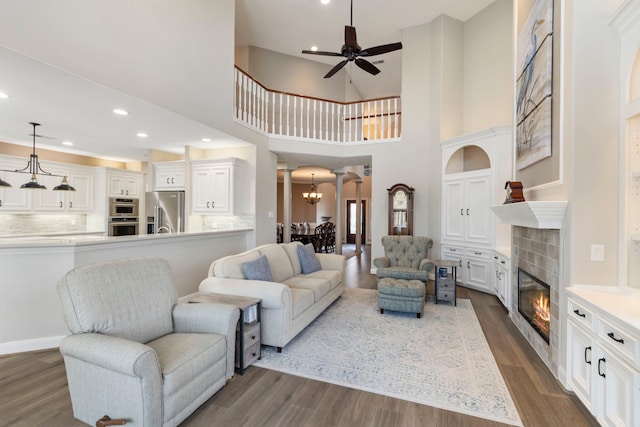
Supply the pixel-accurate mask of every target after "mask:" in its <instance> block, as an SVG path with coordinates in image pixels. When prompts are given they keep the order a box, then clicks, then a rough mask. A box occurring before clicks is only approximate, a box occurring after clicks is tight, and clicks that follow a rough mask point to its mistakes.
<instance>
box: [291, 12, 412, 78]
mask: <svg viewBox="0 0 640 427" xmlns="http://www.w3.org/2000/svg"><path fill="white" fill-rule="evenodd" d="M399 49H402V43H400V42H398V43H389V44H383V45H380V46H375V47H370V48H368V49H362V48H361V47H360V46H359V45H358V40H357V37H356V27H354V26H353V0H351V25H345V26H344V44H343V45H342V49H341V51H340V53H337V52H325V51H319V50H318V51H313V50H303V51H302V53H306V54H310V55H323V56H344V57H345V58H346V59H345V60H343V61H341V62H340V63H338V65H336V66H335V67H333V68H332V69H331V70H330V71H329V72H328V73H327V74H326V75H325V76H324V78H325V79H328V78H329V77H331V76H333V75H334V74H335V73H337V72H338V71H340V69H342V67H344V66H345V65H347V63H348V62H350V61H354V62H355V63H356V65H357V66H358V67H360V68H362V69H363V70H364V71H366V72H368V73H371V74H373V75H374V76H375V75H376V74H378V73H379V72H380V70H379V69H378V67H376V66H375V65H373V64H372V63H371V62H369V61H367V60H366V59H363V58H361V57H362V56H366V57H369V56H375V55H382V54H383V53H389V52H393V51H394V50H399Z"/></svg>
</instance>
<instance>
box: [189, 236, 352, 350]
mask: <svg viewBox="0 0 640 427" xmlns="http://www.w3.org/2000/svg"><path fill="white" fill-rule="evenodd" d="M299 245H301V243H300V242H292V243H281V244H275V243H274V244H268V245H264V246H260V247H257V248H255V249H252V250H249V251H246V252H243V253H240V254H237V255H230V256H227V257H224V258H220V259H219V260H217V261H214V262H213V263H212V264H211V266H210V268H209V274H208V276H209V277H207V278H206V279H204V280H203V281H202V282H201V283H200V288H199V290H200V293H208V292H216V293H221V294H228V295H241V296H249V297H255V298H261V299H262V311H261V316H262V325H261V340H262V344H264V345H269V346H273V347H276V348H277V350H278V351H281V350H282V347H284V346H285V345H286V344H287V343H288V342H289V341H291V340H292V339H293V338H294V337H295V336H296V335H297V334H298V333H300V331H302V330H303V329H304V328H305V327H306V326H307V325H308V324H309V323H311V321H313V319H315V318H316V317H317V316H318V315H319V314H320V313H322V311H323V310H324V309H325V308H327V307H328V306H329V305H330V304H331V303H332V302H333V301H335V300H336V299H337V298H338V297H339V296H340V295H341V294H342V292H343V291H344V266H345V257H344V256H343V255H336V254H323V253H319V254H316V256H317V258H318V260H319V261H320V265H321V267H322V269H321V270H319V271H316V272H314V273H311V274H307V275H304V274H302V267H301V264H300V261H299V258H298V252H297V247H298V246H299ZM262 255H265V256H266V258H267V260H268V262H269V267H270V268H271V274H272V276H273V282H267V281H261V280H247V279H245V276H244V274H243V272H242V263H244V262H248V261H253V260H255V259H257V258H259V257H260V256H262Z"/></svg>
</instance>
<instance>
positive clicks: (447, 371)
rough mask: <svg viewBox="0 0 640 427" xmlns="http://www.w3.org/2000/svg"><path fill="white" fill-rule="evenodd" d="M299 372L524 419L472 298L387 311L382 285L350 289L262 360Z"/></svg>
mask: <svg viewBox="0 0 640 427" xmlns="http://www.w3.org/2000/svg"><path fill="white" fill-rule="evenodd" d="M255 365H256V366H260V367H262V368H266V369H273V370H276V371H280V372H285V373H288V374H292V375H297V376H301V377H306V378H311V379H315V380H320V381H324V382H329V383H333V384H338V385H342V386H345V387H351V388H354V389H358V390H364V391H368V392H372V393H377V394H381V395H385V396H390V397H395V398H398V399H403V400H408V401H412V402H416V403H420V404H424V405H428V406H433V407H437V408H441V409H446V410H450V411H455V412H460V413H463V414H467V415H472V416H476V417H481V418H486V419H490V420H494V421H498V422H502V423H506V424H511V425H518V426H521V425H522V421H521V420H520V417H519V415H518V411H517V410H516V407H515V405H514V403H513V400H512V399H511V396H510V395H509V391H508V390H507V387H506V385H505V383H504V380H503V378H502V376H501V375H500V371H499V369H498V366H497V365H496V362H495V359H494V358H493V355H492V354H491V350H490V349H489V345H488V344H487V341H486V339H485V337H484V334H483V332H482V329H481V327H480V323H479V322H478V319H477V317H476V315H475V312H474V311H473V307H472V305H471V301H469V300H467V299H458V305H457V307H456V306H452V305H444V304H438V305H436V304H434V303H433V302H428V303H427V306H426V307H425V312H424V313H423V316H422V318H421V319H417V318H416V315H415V314H410V313H397V312H390V311H385V313H384V315H382V314H380V312H379V310H378V306H377V291H375V290H369V289H349V288H348V289H345V292H344V294H343V295H342V297H340V298H339V299H338V300H337V301H336V302H335V303H334V304H333V305H331V306H330V307H329V308H327V310H325V312H324V313H322V314H321V315H320V316H319V317H318V318H317V319H316V320H315V321H314V322H312V323H311V324H310V325H309V326H308V327H307V328H306V329H305V330H304V331H302V332H301V333H300V334H299V335H298V336H297V337H296V338H294V339H293V340H292V341H291V342H290V343H289V344H287V345H286V346H285V347H284V349H283V350H282V353H277V352H276V351H275V349H274V348H273V347H264V348H263V350H262V359H261V360H259V361H257V362H256V363H255Z"/></svg>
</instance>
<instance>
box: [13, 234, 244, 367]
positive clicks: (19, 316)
mask: <svg viewBox="0 0 640 427" xmlns="http://www.w3.org/2000/svg"><path fill="white" fill-rule="evenodd" d="M254 240H255V236H254V232H253V229H252V228H243V229H234V230H219V231H207V232H193V233H173V234H153V235H138V236H120V237H107V236H99V235H95V234H94V235H92V234H76V235H59V236H55V235H53V236H52V235H49V236H22V237H6V238H0V272H1V274H2V280H1V281H0V295H2V298H0V313H2V321H1V322H0V355H1V354H10V353H17V352H21V351H31V350H38V349H44V348H52V347H57V345H58V343H59V342H60V340H61V339H62V338H63V337H64V336H65V335H67V334H68V330H67V328H66V325H65V324H64V321H63V318H62V314H61V311H60V307H59V302H58V294H57V291H56V285H57V282H58V280H60V279H61V278H62V277H63V276H64V274H65V273H67V272H68V271H69V270H71V269H73V268H75V267H79V266H82V265H87V264H93V263H97V262H103V261H109V260H113V259H119V258H131V257H140V256H157V257H161V258H164V259H166V260H167V261H169V264H170V265H171V269H172V271H173V275H174V282H175V286H176V289H177V292H178V296H179V297H181V298H188V297H189V296H191V295H193V294H196V293H197V292H198V285H199V284H200V281H201V280H202V279H204V278H205V277H206V276H207V271H208V268H209V265H210V264H211V262H212V261H213V260H215V259H218V258H221V257H223V256H225V255H229V254H233V253H239V252H242V251H245V250H247V249H248V248H250V247H253V246H254Z"/></svg>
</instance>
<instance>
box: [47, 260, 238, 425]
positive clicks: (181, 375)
mask: <svg viewBox="0 0 640 427" xmlns="http://www.w3.org/2000/svg"><path fill="white" fill-rule="evenodd" d="M58 294H59V296H60V301H61V303H62V310H63V313H64V316H65V320H66V322H67V326H68V328H69V330H70V331H71V335H69V336H67V337H65V338H64V339H63V340H62V342H61V343H60V353H62V356H63V357H64V364H65V368H66V371H67V379H68V382H69V391H70V394H71V403H72V406H73V414H74V416H75V417H76V418H78V419H79V420H81V421H84V422H85V423H88V424H92V425H93V424H94V423H96V420H98V419H99V418H100V417H101V416H103V415H104V414H108V415H110V416H111V417H113V418H114V419H116V418H118V419H123V420H125V421H126V423H127V425H131V426H137V427H156V426H157V427H160V426H163V427H165V426H177V425H178V424H180V423H181V422H182V421H183V420H184V419H185V418H187V417H188V416H189V415H190V414H191V413H192V412H193V411H195V410H196V409H197V408H198V407H199V406H200V405H202V403H204V402H205V401H206V400H207V399H209V398H210V397H211V396H212V395H213V394H214V393H215V392H216V391H218V390H219V389H220V388H222V386H224V385H225V383H226V382H227V381H228V380H229V379H230V378H231V377H232V376H233V369H234V352H235V333H236V325H237V322H238V317H239V311H238V309H237V308H235V307H232V306H228V305H223V304H214V303H199V304H189V303H178V296H177V292H176V289H175V287H174V285H173V277H172V274H171V269H170V267H169V263H168V262H167V261H165V260H163V259H161V258H152V257H141V258H128V259H123V260H115V261H108V262H104V263H100V264H93V265H86V266H82V267H78V268H76V269H74V270H71V271H70V272H68V273H67V274H66V275H65V276H64V278H62V279H61V280H60V282H59V283H58Z"/></svg>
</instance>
